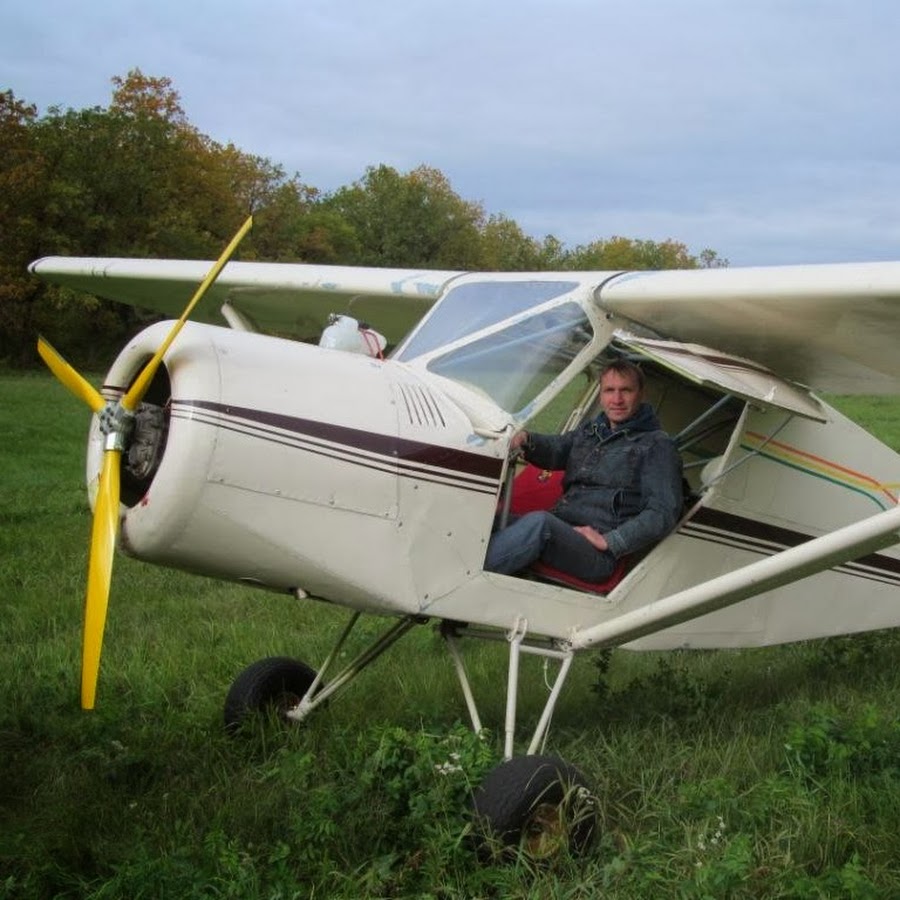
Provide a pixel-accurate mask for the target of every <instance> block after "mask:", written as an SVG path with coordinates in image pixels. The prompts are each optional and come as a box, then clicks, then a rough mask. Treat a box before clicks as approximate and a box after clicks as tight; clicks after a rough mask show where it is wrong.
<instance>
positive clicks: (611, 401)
mask: <svg viewBox="0 0 900 900" xmlns="http://www.w3.org/2000/svg"><path fill="white" fill-rule="evenodd" d="M642 399H643V397H642V394H641V390H640V388H639V387H638V381H637V377H636V376H635V375H632V374H631V373H630V372H629V373H626V374H622V373H621V372H616V371H615V370H614V369H613V370H611V371H609V372H607V373H606V374H605V375H604V376H603V377H602V378H601V379H600V406H601V407H602V408H603V412H605V413H606V418H607V419H609V424H610V425H612V426H613V428H615V427H616V426H618V425H621V424H622V422H624V421H625V420H626V419H630V418H631V417H632V416H633V415H634V414H635V413H636V412H637V410H638V407H639V406H640V405H641V400H642Z"/></svg>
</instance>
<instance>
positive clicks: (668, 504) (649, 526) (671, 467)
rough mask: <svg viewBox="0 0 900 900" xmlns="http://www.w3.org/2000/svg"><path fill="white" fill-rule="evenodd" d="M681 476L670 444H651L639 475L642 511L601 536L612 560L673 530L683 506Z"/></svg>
mask: <svg viewBox="0 0 900 900" xmlns="http://www.w3.org/2000/svg"><path fill="white" fill-rule="evenodd" d="M681 476H682V466H681V457H680V456H679V455H678V451H677V450H676V449H675V445H674V444H673V443H672V441H671V440H670V439H669V438H665V439H664V440H656V441H654V443H653V445H652V446H651V447H650V448H649V450H648V453H647V455H646V457H645V459H644V465H643V468H642V472H641V479H642V481H641V494H642V498H643V508H642V509H641V511H640V512H639V513H638V514H637V515H636V516H634V517H633V518H631V519H629V520H628V521H627V522H624V523H623V524H622V525H620V526H619V527H618V528H614V529H613V530H612V531H608V532H607V533H606V534H605V535H603V537H604V538H605V540H606V543H607V545H608V547H609V550H610V551H611V552H612V553H613V555H614V556H616V557H621V556H624V555H625V554H627V553H633V552H634V551H635V550H640V549H641V548H642V547H646V546H647V545H648V544H653V543H655V542H656V541H659V540H661V539H662V538H664V537H665V536H666V535H667V534H668V533H669V532H670V531H671V530H672V529H673V528H674V527H675V525H676V524H677V522H678V519H679V517H680V516H681V509H682V504H683V502H684V501H683V497H682V489H681ZM586 537H587V535H586ZM588 540H590V538H589V537H588ZM592 543H593V541H592ZM594 546H597V545H596V544H595V545H594Z"/></svg>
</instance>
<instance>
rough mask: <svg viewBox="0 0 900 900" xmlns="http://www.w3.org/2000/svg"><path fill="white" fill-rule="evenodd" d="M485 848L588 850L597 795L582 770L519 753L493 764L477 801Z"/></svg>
mask: <svg viewBox="0 0 900 900" xmlns="http://www.w3.org/2000/svg"><path fill="white" fill-rule="evenodd" d="M472 805H473V811H474V814H475V821H476V828H477V830H478V833H479V836H480V841H479V845H480V849H481V850H482V852H487V853H490V852H491V851H492V850H493V851H497V850H500V851H504V850H509V849H514V848H517V847H518V848H521V849H522V851H523V852H524V853H526V854H527V855H528V856H530V857H532V858H533V859H548V858H551V857H554V856H557V855H559V854H560V853H561V852H563V850H564V849H566V848H568V850H569V852H571V853H575V854H578V853H583V852H584V851H585V850H586V849H587V848H588V847H589V846H590V843H591V841H592V840H593V838H594V834H595V832H596V830H597V807H596V802H595V799H594V796H593V794H592V792H591V791H590V789H589V787H588V785H587V781H586V780H585V778H584V776H583V775H582V774H581V772H579V771H578V769H576V768H575V767H574V766H570V765H569V764H568V763H566V762H564V761H563V760H561V759H559V758H558V757H556V756H518V757H514V758H513V759H509V760H506V761H505V762H503V763H501V764H500V765H499V766H497V767H496V768H495V769H492V770H491V771H490V772H489V773H488V775H487V777H486V778H485V779H484V781H483V782H482V783H481V785H480V786H479V787H478V789H477V790H476V791H475V794H474V797H473V800H472Z"/></svg>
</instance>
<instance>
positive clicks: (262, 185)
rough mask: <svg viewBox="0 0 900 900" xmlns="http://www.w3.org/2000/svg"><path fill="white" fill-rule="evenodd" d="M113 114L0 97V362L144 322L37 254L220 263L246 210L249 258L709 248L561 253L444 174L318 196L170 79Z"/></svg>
mask: <svg viewBox="0 0 900 900" xmlns="http://www.w3.org/2000/svg"><path fill="white" fill-rule="evenodd" d="M112 85H113V91H112V99H111V102H110V104H109V106H108V107H105V108H101V107H93V108H90V109H81V110H75V109H66V110H63V109H61V108H60V107H51V108H50V109H49V110H48V111H47V112H46V113H45V114H44V115H42V116H39V115H38V112H37V109H36V107H35V106H34V105H31V104H29V103H27V102H25V101H23V100H21V99H18V98H17V97H16V96H15V95H14V93H13V92H12V91H11V90H8V91H6V92H0V363H3V364H5V365H7V366H14V367H25V366H31V365H36V364H37V362H38V361H37V355H36V352H35V350H34V345H35V338H36V335H37V334H39V333H41V334H44V335H45V336H46V337H47V338H48V339H49V340H50V341H51V342H52V343H53V344H54V345H55V346H57V347H58V348H59V349H60V350H61V351H62V352H63V353H64V355H66V356H67V357H68V358H70V359H71V360H72V362H74V363H76V364H77V365H79V366H84V367H89V368H90V367H105V365H106V364H107V363H108V362H109V359H110V358H111V357H112V355H113V354H114V352H115V351H116V350H117V349H118V348H119V347H120V346H121V344H122V343H123V342H124V340H126V339H127V337H129V336H130V335H131V334H132V333H134V332H135V331H136V330H137V329H138V328H140V327H142V326H143V325H144V324H145V323H146V322H147V321H148V319H149V314H147V313H143V312H142V311H140V310H135V309H133V308H131V307H128V306H124V305H121V304H115V303H111V302H108V301H104V300H101V299H98V298H94V297H88V296H86V295H84V294H81V293H77V292H74V291H71V290H67V289H65V288H59V287H55V286H52V285H46V284H43V283H41V282H39V281H38V280H37V279H35V278H33V277H31V276H29V275H28V273H27V265H28V263H29V262H31V261H32V260H34V259H37V258H39V257H41V256H50V255H66V256H136V257H169V258H179V259H213V258H215V257H216V256H218V254H219V252H220V251H221V248H222V247H223V246H224V245H225V244H226V243H227V241H228V239H229V238H230V236H231V235H232V234H233V233H234V231H236V230H237V228H238V227H239V225H240V223H241V222H242V221H243V220H244V219H245V218H246V216H247V215H249V214H251V213H252V214H253V216H254V220H255V222H254V228H253V231H252V232H251V234H250V235H249V236H248V237H247V239H245V241H244V242H243V244H242V245H241V248H240V253H239V257H240V258H241V259H244V260H266V261H272V262H280V261H291V262H298V261H300V262H309V263H325V264H339V265H363V266H389V267H402V268H405V267H415V268H439V269H475V270H486V271H490V270H497V271H514V270H532V271H537V270H575V269H660V268H666V269H671V268H698V267H715V266H722V265H727V261H725V260H723V259H721V258H720V257H719V256H718V255H717V254H716V252H715V251H713V250H703V251H702V252H701V253H699V254H698V255H693V254H691V253H690V252H689V251H688V249H687V247H685V245H684V244H682V243H680V242H677V241H674V240H667V241H663V242H654V241H647V240H636V239H631V238H623V237H611V238H607V239H598V240H595V241H592V242H590V243H588V244H584V245H579V246H576V247H575V248H573V249H570V248H566V247H565V246H564V245H563V244H562V242H561V241H559V240H557V239H556V238H555V237H554V236H553V235H548V236H546V237H544V238H543V239H542V240H538V239H535V238H533V237H530V236H529V235H527V234H525V233H524V232H523V230H522V229H521V227H520V226H519V225H518V224H517V223H516V222H515V221H513V220H512V219H510V218H508V217H507V216H505V215H502V214H489V213H487V212H486V211H485V209H484V207H483V206H482V205H481V204H480V203H477V202H473V201H470V200H465V199H463V198H462V197H460V196H459V195H458V194H457V193H456V192H455V191H454V190H453V188H452V186H451V185H450V182H449V181H448V180H447V178H446V177H445V176H444V175H443V174H442V173H441V172H440V171H439V170H437V169H435V168H432V167H429V166H426V165H422V166H419V167H418V168H415V169H413V170H411V171H409V172H406V173H402V172H398V171H397V170H396V169H394V168H392V167H390V166H387V165H375V166H371V167H369V168H368V169H366V171H365V173H364V175H363V176H362V177H361V178H360V179H359V180H358V181H356V182H354V183H353V184H351V185H348V186H345V187H341V188H339V189H337V190H335V191H333V192H328V193H326V192H322V191H320V190H318V189H317V188H316V187H314V186H312V185H308V184H305V183H303V182H302V181H301V179H300V176H299V175H298V174H293V175H288V174H287V173H286V172H285V170H284V169H283V167H282V166H280V165H278V164H277V163H274V162H272V161H271V160H269V159H266V158H263V157H260V156H254V155H251V154H248V153H245V152H244V151H242V150H240V149H239V148H238V147H235V146H234V145H233V144H230V143H229V144H221V143H219V142H217V141H215V140H213V139H212V138H211V137H209V136H207V135H205V134H202V133H201V132H200V131H199V130H198V129H197V128H195V127H194V126H193V125H191V123H190V121H189V120H188V118H187V116H186V115H185V112H184V110H183V109H182V107H181V102H180V98H179V95H178V93H177V91H176V90H175V89H174V87H173V85H172V82H171V80H170V79H168V78H154V77H149V76H146V75H144V74H143V73H142V72H141V71H140V70H137V69H135V70H132V71H130V72H129V73H128V74H127V75H126V76H124V77H114V78H113V79H112Z"/></svg>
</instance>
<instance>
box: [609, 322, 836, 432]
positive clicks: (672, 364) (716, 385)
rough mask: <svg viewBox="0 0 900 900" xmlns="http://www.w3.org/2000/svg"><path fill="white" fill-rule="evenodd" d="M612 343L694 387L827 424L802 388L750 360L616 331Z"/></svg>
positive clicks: (818, 407)
mask: <svg viewBox="0 0 900 900" xmlns="http://www.w3.org/2000/svg"><path fill="white" fill-rule="evenodd" d="M615 342H616V343H617V344H619V345H622V346H624V347H625V348H627V349H628V350H630V351H631V352H633V353H636V354H638V355H639V356H640V357H642V358H646V359H650V360H652V361H653V362H655V363H657V364H658V365H660V366H662V367H663V368H665V369H668V370H669V371H671V372H674V373H675V374H677V375H680V376H681V377H683V378H686V379H687V380H688V381H691V382H693V383H695V384H697V385H700V386H703V387H708V388H712V389H716V390H719V391H722V392H724V393H726V394H730V395H731V396H733V397H740V398H741V399H743V400H746V401H748V402H749V403H750V404H752V405H754V406H758V407H760V408H762V409H767V408H769V407H775V408H776V409H782V410H785V411H786V412H789V413H793V414H796V415H799V416H803V417H804V418H807V419H812V420H814V421H816V422H825V421H827V416H826V414H825V411H824V409H823V408H822V405H821V404H820V403H819V401H818V400H817V399H816V398H815V397H814V396H813V395H812V394H811V393H810V392H809V391H808V390H807V389H806V388H804V387H802V386H801V385H798V384H794V383H793V382H791V381H787V380H785V379H784V378H780V377H779V376H778V375H776V374H775V373H774V372H772V371H770V370H769V369H767V368H765V367H764V366H761V365H758V364H757V363H754V362H751V361H750V360H747V359H742V358H741V357H739V356H730V355H729V354H727V353H721V352H719V351H718V350H712V349H710V348H709V347H703V346H701V345H700V344H682V343H679V342H678V341H661V340H654V339H650V338H642V337H637V336H635V335H632V334H628V333H626V332H622V331H618V332H616V335H615Z"/></svg>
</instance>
